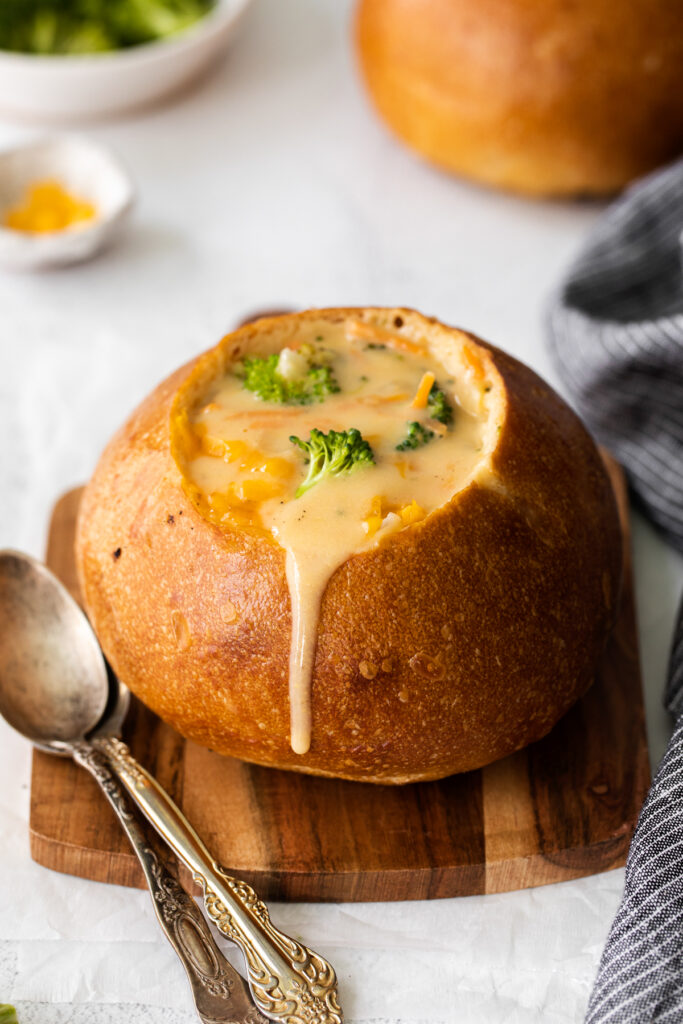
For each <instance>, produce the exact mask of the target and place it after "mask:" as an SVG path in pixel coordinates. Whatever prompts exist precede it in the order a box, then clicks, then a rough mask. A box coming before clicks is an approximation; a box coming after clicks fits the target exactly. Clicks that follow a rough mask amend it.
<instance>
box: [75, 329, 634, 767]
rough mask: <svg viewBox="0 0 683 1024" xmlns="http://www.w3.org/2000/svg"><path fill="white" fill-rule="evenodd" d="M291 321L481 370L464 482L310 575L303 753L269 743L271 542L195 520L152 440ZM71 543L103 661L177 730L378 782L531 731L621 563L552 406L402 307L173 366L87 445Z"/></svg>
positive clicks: (280, 697) (287, 621)
mask: <svg viewBox="0 0 683 1024" xmlns="http://www.w3.org/2000/svg"><path fill="white" fill-rule="evenodd" d="M311 319H314V320H315V321H316V322H318V321H320V322H326V323H329V324H339V323H340V322H346V321H347V320H351V319H352V320H353V321H354V323H358V322H361V323H363V324H366V325H369V327H370V328H371V329H379V330H391V331H393V332H395V333H396V334H399V335H400V336H401V337H403V338H404V339H406V340H409V339H412V341H413V342H415V341H419V342H420V343H421V344H422V345H425V346H426V347H427V348H428V349H429V350H431V351H432V352H433V353H437V354H438V355H439V358H443V359H447V360H450V363H451V366H459V367H460V368H461V371H462V373H464V374H465V373H472V372H473V373H474V381H475V385H476V384H477V381H479V380H480V381H481V382H482V383H483V382H486V392H487V402H488V404H487V410H488V411H487V414H486V415H487V423H486V438H487V441H486V444H485V446H484V450H483V452H482V456H481V463H480V465H479V466H478V468H477V470H476V472H475V473H474V475H473V477H472V478H471V479H470V480H469V482H468V483H467V484H466V485H465V486H464V487H463V488H462V489H461V490H459V491H458V492H456V493H454V494H453V496H452V497H451V498H450V500H448V501H447V502H446V503H445V504H444V505H442V506H440V507H438V508H437V509H435V510H434V511H432V512H431V513H429V514H428V515H427V516H426V518H424V519H422V520H421V521H420V522H416V523H414V524H413V525H410V526H407V527H405V528H403V529H401V530H400V531H399V532H397V533H394V534H393V535H391V536H389V537H387V538H386V540H384V541H383V542H382V543H380V544H379V546H378V547H376V548H375V549H374V550H369V551H365V552H363V553H361V554H356V555H354V556H353V557H351V558H349V559H348V560H347V561H346V562H345V563H344V564H342V565H341V566H340V567H339V568H338V569H337V570H336V571H335V572H334V573H333V575H332V576H331V578H330V580H329V582H328V584H327V587H326V590H325V592H324V597H323V600H322V606H321V610H320V618H319V624H318V635H317V648H316V656H315V663H314V671H313V678H312V692H311V711H312V742H311V746H310V749H309V750H308V752H307V753H306V754H303V755H302V754H296V753H294V752H293V750H292V749H291V747H290V731H289V730H290V714H289V695H288V678H287V664H288V657H289V648H290V636H291V603H290V595H289V590H288V586H287V579H286V575H285V552H284V551H283V549H282V548H281V547H280V546H279V545H278V544H277V543H276V541H275V540H274V539H273V538H272V537H271V536H270V535H269V534H266V533H265V532H264V531H262V530H258V529H253V528H243V529H242V528H239V527H238V526H235V525H231V526H224V527H219V526H216V525H213V524H212V523H211V522H209V521H208V519H207V518H205V516H204V515H202V513H201V511H200V510H198V508H197V507H196V505H195V503H193V501H192V500H191V497H188V494H189V493H190V492H189V491H188V488H187V481H186V480H184V479H183V476H182V474H181V471H180V469H179V468H178V465H177V464H176V461H175V459H174V457H173V454H172V450H171V434H172V430H175V429H176V425H177V418H178V416H179V415H181V414H182V408H181V407H182V403H183V401H184V400H185V397H186V396H188V395H190V394H192V393H196V392H197V390H198V389H199V390H201V388H202V387H204V386H205V384H206V382H207V381H208V380H210V379H211V376H212V374H213V375H215V374H216V373H218V372H221V368H223V367H225V365H228V364H229V362H230V360H231V359H233V358H236V357H237V355H244V354H245V353H248V352H250V351H251V352H263V351H273V350H276V349H278V348H279V347H282V346H283V345H284V344H286V341H287V340H288V339H290V338H291V337H292V334H293V333H295V332H296V329H297V324H301V323H304V322H305V321H307V320H311ZM473 368H474V370H473ZM451 372H452V371H451ZM456 372H457V371H456ZM76 550H77V564H78V571H79V575H80V581H81V585H82V590H83V595H84V600H85V605H86V609H87V612H88V614H89V616H90V618H91V621H92V623H93V625H94V627H95V630H96V632H97V635H98V637H99V639H100V642H101V644H102V646H103V648H104V651H105V653H106V655H107V657H108V658H109V660H110V661H111V663H112V665H113V667H114V669H115V671H116V672H117V674H118V675H119V676H120V678H121V679H122V680H123V681H124V682H125V683H126V684H127V685H128V686H129V687H130V689H131V690H132V691H133V692H134V693H135V694H136V695H137V696H138V697H139V698H140V699H141V700H142V701H144V703H145V704H147V705H148V706H149V707H150V708H152V709H153V710H154V711H155V712H157V714H159V715H160V716H161V717H162V718H163V719H164V720H165V721H167V722H169V723H170V724H171V725H172V726H174V727H175V728H176V729H177V730H178V731H179V732H181V733H182V734H183V735H185V736H187V737H190V738H191V739H193V740H196V741H197V742H198V743H200V744H203V745H205V746H208V747H210V748H212V749H213V750H215V751H217V752H219V753H221V754H227V755H232V756H235V757H238V758H242V759H244V760H246V761H252V762H256V763H258V764H263V765H271V766H275V767H279V768H288V769H294V770H298V771H304V772H310V773H313V774H318V775H329V776H339V777H343V778H348V779H358V780H366V781H371V782H385V783H404V782H413V781H417V780H423V779H434V778H440V777H443V776H446V775H450V774H452V773H454V772H463V771H467V770H469V769H473V768H477V767H480V766H481V765H484V764H487V763H488V762H490V761H493V760H495V759H497V758H500V757H503V756H505V755H506V754H509V753H511V752H512V751H515V750H518V749H519V748H520V747H523V746H524V745H526V744H527V743H530V742H531V741H533V740H537V739H539V738H540V737H541V736H544V735H545V734H546V733H547V732H548V731H549V730H550V729H551V728H552V726H553V725H554V724H555V722H556V721H557V720H558V719H559V718H560V716H561V715H563V714H564V713H565V712H566V711H567V709H568V708H569V707H570V706H571V705H572V704H573V703H574V702H575V701H576V700H577V698H578V697H580V696H581V695H582V694H583V693H584V692H585V691H586V689H587V688H588V687H589V686H590V684H591V682H592V680H593V677H594V674H595V672H596V668H597V665H598V661H599V658H600V656H601V652H602V650H603V647H604V644H605V640H606V637H607V634H608V631H609V629H610V627H611V625H612V623H613V620H614V617H615V612H616V607H617V601H618V594H619V579H620V564H621V543H620V530H619V523H618V518H617V511H616V506H615V500H614V497H613V493H612V489H611V486H610V483H609V480H608V477H607V475H606V472H605V470H604V467H603V464H602V460H601V458H600V455H599V454H598V452H597V450H596V447H595V445H594V443H593V441H592V440H591V438H590V437H589V435H588V434H587V432H586V430H585V429H584V427H583V426H582V424H581V422H580V421H579V419H578V418H577V417H576V415H575V414H574V413H573V412H572V411H571V409H569V407H568V406H567V405H566V404H565V403H564V402H563V401H562V400H561V399H560V398H559V397H558V396H557V395H556V394H555V392H554V391H552V389H551V388H550V387H548V385H547V384H545V383H544V382H543V381H542V380H540V379H539V377H537V376H536V374H535V373H533V372H532V371H531V370H530V369H528V368H527V367H526V366H524V365H522V364H521V363H519V362H518V361H517V360H515V359H513V358H511V357H510V356H508V355H506V354H505V353H503V352H501V351H500V350H498V349H496V348H493V347H492V346H490V345H488V344H486V343H485V342H483V341H480V340H479V339H477V338H475V337H474V336H472V335H470V334H466V333H465V332H463V331H460V330H457V329H455V328H450V327H445V326H443V325H442V324H440V323H438V322H437V321H435V320H432V319H427V318H426V317H423V316H421V315H420V314H418V313H415V312H412V311H410V310H404V309H352V310H351V309H332V310H322V311H321V310H312V311H309V312H305V313H297V314H290V315H287V316H281V317H272V318H266V319H262V320H259V321H257V322H255V323H251V324H248V325H246V326H244V327H242V328H240V329H239V330H238V331H236V332H234V333H233V334H231V335H228V337H227V338H225V339H223V341H222V342H221V343H220V344H219V346H217V348H216V349H214V350H212V351H211V352H210V353H208V354H205V355H204V356H203V357H200V359H199V360H198V361H196V362H195V363H194V364H190V365H188V366H185V367H183V368H182V369H180V370H178V371H177V372H176V373H175V374H173V375H172V376H171V377H170V378H169V379H168V380H166V381H164V382H163V383H162V384H161V385H160V386H159V387H158V388H157V389H156V390H155V391H154V392H153V393H152V394H151V395H150V396H149V398H147V399H146V401H144V402H143V403H142V405H141V406H140V407H139V408H138V409H137V410H136V412H135V413H134V414H133V415H132V417H131V419H130V420H129V421H128V423H126V425H125V426H124V427H123V428H122V429H121V430H120V432H119V433H118V434H117V435H116V436H115V437H114V439H113V440H112V441H111V443H110V444H109V446H108V448H107V449H106V451H105V452H104V454H103V456H102V458H101V460H100V462H99V465H98V466H97V468H96V470H95V473H94V475H93V478H92V480H91V482H90V483H89V485H88V486H87V488H86V490H85V494H84V498H83V502H82V505H81V511H80V517H79V521H78V528H77V545H76ZM368 665H372V666H375V667H376V669H377V671H376V673H375V674H374V675H373V673H372V672H368V670H367V666H368ZM368 676H372V678H368Z"/></svg>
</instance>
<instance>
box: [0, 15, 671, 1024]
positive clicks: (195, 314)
mask: <svg viewBox="0 0 683 1024" xmlns="http://www.w3.org/2000/svg"><path fill="white" fill-rule="evenodd" d="M350 10H351V7H350V2H349V0H343V2H342V0H287V2H283V0H257V2H256V4H255V6H254V8H253V10H252V12H251V15H250V16H249V18H248V19H247V22H246V24H245V26H244V28H243V31H242V33H241V35H240V37H239V39H238V40H237V41H236V44H235V46H234V48H233V51H232V52H231V53H230V55H229V57H228V59H227V61H226V62H225V64H224V65H222V66H221V68H220V69H219V70H218V72H217V73H216V74H215V75H214V76H213V77H211V78H210V80H208V81H207V82H205V83H204V84H203V85H202V86H201V88H197V89H196V90H194V91H193V92H192V93H190V94H188V95H187V96H186V97H184V98H182V99H181V100H179V101H177V102H175V103H174V104H173V105H170V106H167V107H164V108H162V109H158V110H155V111H152V112H147V113H145V114H139V115H137V116H134V117H129V118H126V119H121V120H119V121H116V122H110V123H107V124H104V125H100V126H93V127H90V128H89V129H88V133H89V134H90V135H91V137H92V138H94V139H96V140H99V141H102V142H104V143H107V144H108V145H110V146H111V147H112V148H113V149H114V150H115V151H116V152H117V153H118V154H119V156H120V157H121V158H122V159H123V160H124V162H125V163H126V164H127V165H128V167H129V168H130V170H131V172H132V174H133V176H134V178H135V180H136V183H137V185H138V187H139V191H140V202H139V207H138V210H137V213H136V216H135V219H134V221H133V223H132V224H131V226H130V230H129V231H128V233H127V235H126V237H125V238H124V239H123V240H122V241H121V243H120V244H119V245H118V247H117V248H115V249H113V250H112V251H110V252H109V253H106V254H105V255H103V256H102V257H101V258H99V259H97V260H96V261H94V262H92V263H90V264H87V265H85V266H82V267H80V268H73V269H70V270H68V271H61V272H55V273H51V274H43V275H36V276H23V277H22V276H11V275H5V274H0V460H1V461H0V482H1V485H2V501H1V502H0V545H2V546H12V547H16V548H21V549H24V550H26V551H29V552H31V553H33V554H36V555H38V556H41V555H42V554H43V552H44V546H45V531H46V525H47V522H48V517H49V511H50V508H51V506H52V504H53V502H54V500H55V499H56V498H57V497H58V495H59V494H61V493H62V492H63V491H64V490H65V489H67V488H69V487H72V486H74V485H76V484H78V483H81V482H83V481H84V480H85V479H86V478H87V477H88V475H89V474H90V472H91V471H92V469H93V466H94V464H95V461H96V459H97V456H98V453H99V452H100V451H101V449H102V447H103V445H104V443H105V442H106V440H107V438H108V437H109V436H110V434H111V433H112V432H113V431H114V429H115V428H116V427H117V426H118V425H119V424H120V422H121V421H122V420H123V418H124V417H125V416H126V415H127V413H128V412H129V411H130V410H131V409H132V408H133V406H134V405H135V404H136V403H137V401H138V400H139V399H140V398H142V396H143V395H144V394H145V393H146V392H147V391H148V390H149V389H150V388H151V387H152V386H153V385H154V384H155V383H156V382H157V381H158V380H159V379H160V378H161V377H163V376H165V375H166V374H167V373H168V372H170V371H171V370H172V369H174V368H175V367H176V366H177V365H178V364H180V363H181V362H182V361H184V360H186V359H187V358H189V357H190V356H192V355H194V354H195V353H197V352H198V351H200V350H202V349H204V348H206V347H208V346H209V345H211V344H212V343H213V342H215V341H216V340H217V339H218V337H219V336H220V335H221V334H222V333H223V332H225V330H226V329H228V328H229V327H230V326H231V325H233V324H234V323H235V322H236V321H237V320H238V319H240V318H241V317H242V316H244V315H246V314H247V313H249V312H250V311H253V310H256V309H264V308H272V307H278V306H295V307H303V306H309V305H310V306H314V305H336V304H380V305H381V304H401V305H408V306H415V307H416V308H418V309H420V310H422V311H424V312H427V313H430V314H435V315H437V316H439V317H441V318H442V319H444V320H445V321H446V322H452V323H456V324H459V325H462V326H463V327H467V328H469V329H471V330H474V331H475V332H477V333H479V334H481V335H483V336H484V337H485V338H488V339H490V340H491V341H493V342H494V343H496V344H498V345H500V346H502V347H503V348H506V349H507V350H508V351H510V352H511V353H513V354H514V355H516V356H518V357H520V358H521V359H523V360H525V361H526V362H528V363H529V364H531V365H532V366H533V367H534V368H535V369H537V370H538V371H539V372H540V373H541V374H543V375H544V376H546V377H547V378H548V379H550V380H551V382H553V383H555V384H556V385H558V382H557V381H556V379H555V377H554V373H553V370H552V368H551V366H550V364H549V361H548V357H547V354H546V351H545V349H544V344H543V333H542V317H543V309H544V303H545V302H546V301H547V298H548V295H549V293H550V291H551V290H552V288H553V286H554V285H555V284H556V283H557V281H558V280H559V278H560V276H561V275H562V273H563V271H564V270H565V268H566V266H567V264H568V261H569V260H570V259H571V257H572V255H573V253H574V252H575V251H576V249H577V247H578V246H579V245H580V243H581V241H582V239H583V238H584V236H585V234H586V232H587V230H588V229H589V228H590V226H591V224H592V223H593V222H594V220H595V218H596V217H597V216H598V215H599V213H600V210H601V207H600V206H599V205H597V204H569V203H542V202H531V201H526V200H522V199H517V198H514V197H509V196H505V195H498V194H496V193H494V192H488V191H485V190H482V189H479V188H476V187H474V186H471V185H467V184H465V183H460V182H457V181H453V180H450V179H448V178H447V177H445V176H443V175H441V174H439V173H437V172H435V171H433V170H431V169H430V168H429V167H427V166H425V165H424V164H422V163H421V162H420V161H418V160H417V159H416V158H414V157H413V156H412V155H411V154H410V153H409V152H407V151H406V150H404V149H403V148H401V147H400V146H399V145H398V144H396V143H395V142H394V141H393V139H392V138H390V137H389V135H388V134H387V133H386V131H385V130H384V129H383V127H382V126H381V125H380V124H379V123H378V122H377V121H376V119H375V117H374V116H373V114H372V112H371V111H370V109H369V107H368V105H367V103H366V102H365V100H364V97H363V95H362V93H361V89H360V86H359V81H358V76H357V74H356V69H355V67H354V62H353V56H352V52H351V47H350V42H349V38H350ZM36 134H38V132H37V130H36V129H35V128H31V129H28V128H25V127H20V126H17V125H13V124H11V123H9V122H1V123H0V145H7V144H10V143H12V142H14V141H17V140H19V139H23V138H26V137H32V136H34V135H36ZM560 390H561V387H560ZM634 549H635V570H636V582H637V600H638V610H639V628H640V641H641V653H642V665H643V674H644V684H645V690H646V698H647V715H648V731H649V737H650V745H651V753H652V758H653V763H656V762H657V761H658V760H659V758H660V757H661V754H662V752H663V749H664V745H665V742H666V737H667V727H668V726H667V719H666V716H665V714H664V712H663V711H662V710H661V693H662V688H663V684H664V677H665V671H666V660H667V656H668V647H669V642H670V636H671V630H672V624H673V618H674V611H675V603H676V598H677V595H678V593H679V591H680V589H681V583H682V581H683V565H682V563H681V560H680V559H679V558H677V556H676V555H674V554H673V552H672V551H671V550H670V549H668V548H666V547H665V546H664V544H663V543H662V542H661V541H660V540H659V538H658V537H657V536H656V535H655V533H654V532H653V530H652V529H651V528H650V527H649V526H648V525H647V524H646V523H644V521H643V520H642V519H640V518H639V517H638V516H637V515H635V516H634ZM29 761H30V753H29V749H28V745H27V744H25V743H24V742H23V741H22V740H20V739H19V738H18V737H17V736H15V735H14V734H13V733H12V732H11V731H10V730H9V729H8V728H7V727H6V726H4V724H2V723H0V850H2V855H1V856H2V871H1V872H0V1002H3V1001H6V1000H9V1001H12V1002H16V1004H17V1006H18V1008H19V1011H20V1020H21V1022H22V1024H39V1022H40V1024H43V1022H44V1024H48V1022H50V1024H66V1022H75V1024H99V1022H107V1024H119V1022H120V1024H123V1022H124V1021H125V1022H126V1024H129V1022H131V1021H135V1022H140V1024H161V1022H164V1024H186V1022H187V1024H189V1022H191V1021H192V1020H193V1019H194V1017H193V1013H192V1008H191V1003H190V1000H189V995H188V991H187V986H186V984H185V979H184V975H183V972H182V969H181V968H180V966H179V964H178V962H177V961H176V960H175V958H174V955H173V953H172V952H171V951H170V949H169V948H168V947H167V946H166V945H165V942H164V940H163V939H162V938H161V937H160V935H159V933H158V931H157V929H156V923H155V921H154V918H153V915H152V910H151V906H150V905H149V900H148V897H147V895H146V894H145V893H143V892H137V891H132V890H127V889H123V888H119V887H115V886H105V885H100V884H97V883H94V882H86V881H83V880H80V879H75V878H70V877H67V876H63V875H58V874H56V873H53V872H50V871H47V870H45V869H42V868H40V867H38V866H36V865H35V864H33V863H32V862H31V860H30V858H29V853H28V835H27V820H28V798H29V794H28V779H29ZM622 884H623V871H614V872H610V873H607V874H603V875H598V876H594V877H592V878H589V879H583V880H581V881H578V882H571V883H563V884H560V885H554V886H547V887H544V888H540V889H536V890H530V891H526V892H520V893H510V894H505V895H502V896H487V897H470V898H466V899H458V900H442V901H433V902H423V903H402V904H399V903H397V904H342V905H339V906H323V905H276V906H274V907H273V916H274V918H275V920H276V921H277V922H278V923H281V924H282V925H283V926H284V927H285V928H286V929H290V930H292V931H293V932H296V933H298V934H301V935H303V936H305V938H306V941H307V942H308V943H309V944H310V945H312V946H313V947H314V948H318V949H320V951H321V952H323V953H324V954H325V955H326V956H328V957H329V958H330V959H331V960H332V961H333V963H334V964H335V966H336V967H337V970H338V973H339V976H340V982H341V995H342V1000H343V1005H344V1008H345V1012H346V1016H347V1020H349V1021H354V1022H358V1024H360V1022H363V1024H370V1022H373V1024H399V1022H401V1024H418V1022H422V1024H426V1022H428V1024H441V1022H455V1021H457V1022H458V1024H479V1022H482V1024H503V1022H505V1024H532V1022H538V1024H541V1022H542V1024H554V1022H557V1024H560V1022H578V1021H580V1020H581V1019H582V1015H583V1010H584V1008H585V1005H586V1001H587V998H588V993H589V990H590V985H591V981H592V977H593V975H594V973H595V969H596V966H597V962H598V959H599V955H600V950H601V946H602V943H603V941H604V938H605V935H606V933H607V930H608V927H609V924H610V921H611V919H612V916H613V914H614V911H615V909H616V906H617V903H618V900H619V896H620V890H621V887H622ZM231 955H232V954H231ZM235 963H237V960H235Z"/></svg>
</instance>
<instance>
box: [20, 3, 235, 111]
mask: <svg viewBox="0 0 683 1024" xmlns="http://www.w3.org/2000/svg"><path fill="white" fill-rule="evenodd" d="M1 2H2V0H0V3H1ZM249 3H250V0H217V2H216V5H215V7H213V8H212V9H211V10H210V11H209V12H208V13H207V14H206V15H205V16H204V17H203V18H201V19H200V20H199V21H198V22H197V23H196V24H194V25H192V26H191V27H190V28H189V29H188V30H187V31H186V32H184V33H183V34H182V35H178V36H175V37H173V38H170V39H161V40H159V41H158V42H154V43H146V44H143V45H142V46H134V47H130V48H129V49H126V50H113V51H111V52H106V53H97V54H91V55H75V56H60V55H55V56H42V55H41V56H36V55H34V54H23V53H10V52H8V51H7V50H0V110H1V111H3V112H5V113H13V114H18V115H20V116H22V117H29V118H31V119H34V120H36V119H38V120H42V121H50V120H68V121H71V122H73V121H82V120H91V119H94V118H98V117H103V116H106V115H109V114H118V113H122V112H123V111H126V110H131V109H133V108H134V107H140V106H144V105H146V104H149V103H153V102H155V101H156V100H160V99H161V98H162V97H164V96H166V95H168V94H169V93H172V92H174V91H175V90H178V89H180V88H181V86H183V85H185V84H186V83H187V82H189V81H191V79H193V78H195V77H197V76H199V75H200V74H201V73H202V72H203V71H205V70H206V69H207V68H209V67H210V66H211V65H212V63H214V62H215V61H216V60H217V58H218V57H219V56H220V54H222V53H223V52H224V51H225V49H226V48H227V46H228V43H229V42H230V39H231V37H232V35H233V32H234V31H235V29H236V27H237V24H238V22H239V20H240V18H241V15H242V14H243V13H244V11H245V10H246V8H247V6H248V5H249Z"/></svg>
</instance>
